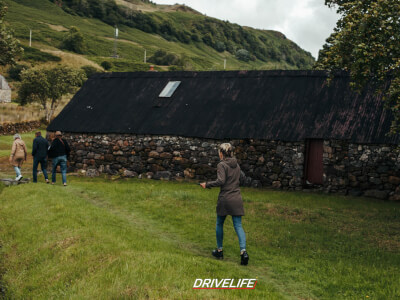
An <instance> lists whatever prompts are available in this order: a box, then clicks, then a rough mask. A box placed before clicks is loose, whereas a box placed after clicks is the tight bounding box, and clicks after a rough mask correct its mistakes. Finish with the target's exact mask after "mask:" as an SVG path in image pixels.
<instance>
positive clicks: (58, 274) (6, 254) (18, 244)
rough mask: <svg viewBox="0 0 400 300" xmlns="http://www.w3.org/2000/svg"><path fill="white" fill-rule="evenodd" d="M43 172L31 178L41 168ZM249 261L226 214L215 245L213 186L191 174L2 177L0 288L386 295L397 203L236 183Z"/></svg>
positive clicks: (398, 259) (394, 252)
mask: <svg viewBox="0 0 400 300" xmlns="http://www.w3.org/2000/svg"><path fill="white" fill-rule="evenodd" d="M42 180H43V179H42ZM242 193H243V197H244V202H245V211H246V216H245V217H244V219H243V226H244V229H245V231H246V234H247V241H248V247H247V248H248V250H249V254H250V263H249V265H248V266H247V267H243V266H240V265H239V255H238V250H239V249H238V242H237V238H236V235H235V232H234V230H233V228H232V224H231V221H230V220H229V219H228V220H227V222H226V226H225V240H224V249H225V251H224V252H225V260H224V261H216V260H214V259H213V258H211V257H210V250H211V249H213V248H214V247H215V233H214V226H215V225H214V224H215V202H216V198H217V194H218V191H217V190H216V189H214V190H202V189H200V188H199V187H198V186H195V185H194V184H192V183H176V182H160V181H151V180H137V179H136V180H135V179H134V180H120V181H111V180H107V179H102V178H97V179H87V178H78V177H71V176H70V177H69V186H68V187H67V188H63V187H61V185H56V186H48V185H45V184H44V183H43V182H42V183H38V184H36V185H34V184H27V185H20V186H16V187H11V188H5V189H3V191H2V194H1V200H0V236H1V237H2V238H1V244H2V248H1V263H2V266H3V267H2V274H3V277H2V281H3V284H4V285H5V286H6V297H9V298H13V299H23V298H35V299H36V298H40V299H48V298H57V299H59V298H76V299H82V298H85V299H110V298H132V299H143V298H151V299H154V298H156V299H160V298H166V299H367V298H366V297H367V296H368V297H369V299H398V298H399V297H400V282H399V277H398V271H399V267H400V254H399V250H400V230H399V229H400V223H399V221H400V207H399V205H398V204H397V203H388V202H382V201H373V200H368V199H362V198H350V197H342V196H328V195H321V194H307V193H289V192H274V191H267V190H255V189H247V188H246V189H243V191H242ZM196 278H218V279H222V278H258V284H257V286H256V288H255V289H254V290H241V291H238V290H225V291H224V290H214V291H212V290H211V291H210V290H208V291H207V290H202V291H201V290H192V286H193V283H194V280H195V279H196Z"/></svg>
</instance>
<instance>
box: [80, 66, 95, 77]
mask: <svg viewBox="0 0 400 300" xmlns="http://www.w3.org/2000/svg"><path fill="white" fill-rule="evenodd" d="M81 69H82V70H83V72H85V74H86V78H89V77H90V76H92V75H93V74H96V73H99V70H98V69H96V68H95V67H93V66H89V65H87V66H83V67H81Z"/></svg>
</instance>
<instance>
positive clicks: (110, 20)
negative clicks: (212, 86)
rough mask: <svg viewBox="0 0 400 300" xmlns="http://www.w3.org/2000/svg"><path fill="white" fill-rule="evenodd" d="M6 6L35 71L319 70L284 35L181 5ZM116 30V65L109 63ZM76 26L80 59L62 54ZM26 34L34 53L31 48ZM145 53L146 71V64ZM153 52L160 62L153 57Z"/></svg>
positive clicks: (25, 0)
mask: <svg viewBox="0 0 400 300" xmlns="http://www.w3.org/2000/svg"><path fill="white" fill-rule="evenodd" d="M5 2H6V3H7V4H8V6H9V10H8V14H7V16H6V21H7V23H8V24H9V26H10V27H12V28H13V29H14V31H15V36H16V37H17V38H18V39H19V40H20V41H21V42H22V44H23V45H24V46H25V48H26V51H25V54H24V57H23V58H22V60H23V61H25V62H30V63H33V64H35V65H37V64H41V63H46V64H49V63H50V64H52V63H53V64H55V63H58V61H57V60H60V58H61V62H62V63H65V64H68V65H72V66H75V67H80V66H83V65H93V66H95V67H98V68H101V67H100V63H101V62H103V61H110V62H111V64H112V65H111V71H136V70H148V65H149V64H156V65H158V66H156V69H158V70H168V69H185V70H223V68H224V59H226V69H227V70H237V69H308V68H310V67H311V66H312V65H313V63H314V58H313V57H312V56H311V54H310V53H308V52H306V51H304V50H302V49H301V48H300V47H298V46H297V45H296V44H295V43H293V42H291V41H290V40H288V39H286V38H285V36H284V35H283V34H282V33H279V32H275V31H268V30H256V29H253V28H247V27H241V26H239V25H237V24H232V23H229V22H227V21H220V20H217V19H214V18H210V17H207V16H205V15H202V14H201V13H199V12H197V11H195V10H193V9H191V8H189V7H187V6H184V5H172V6H169V5H156V4H153V3H151V1H146V0H143V1H140V0H117V1H116V2H115V1H101V0H100V1H93V0H87V1H79V0H64V1H51V0H35V1H31V0H14V1H11V0H6V1H5ZM115 25H117V26H118V29H119V37H118V42H117V55H118V57H119V58H112V57H111V56H112V54H113V53H114V38H113V35H114V26H115ZM71 26H76V27H78V28H79V29H80V31H81V32H82V34H83V36H84V40H85V45H86V49H85V51H84V53H82V54H79V55H78V54H75V53H69V52H66V51H61V50H60V44H61V42H62V40H63V38H64V36H65V35H66V32H67V31H68V30H69V29H70V28H71ZM29 29H32V48H28V47H26V46H27V45H28V43H29ZM37 50H41V52H40V51H37ZM145 50H146V55H147V64H144V63H143V59H144V52H145ZM160 50H162V51H160ZM239 50H240V51H239ZM238 51H239V53H238ZM32 52H33V53H32ZM246 52H247V53H246ZM155 53H157V55H158V56H157V58H155V57H153V58H151V57H152V56H154V54H155ZM243 53H244V56H240V55H241V54H243ZM246 55H247V56H246ZM43 57H44V58H43ZM46 57H47V58H46ZM52 57H53V58H52ZM54 57H55V58H54ZM57 57H59V58H58V59H57ZM239 58H240V59H239Z"/></svg>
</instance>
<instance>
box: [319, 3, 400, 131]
mask: <svg viewBox="0 0 400 300" xmlns="http://www.w3.org/2000/svg"><path fill="white" fill-rule="evenodd" d="M325 3H326V4H327V5H328V6H330V7H336V8H337V11H338V12H339V13H340V14H341V18H340V19H339V21H338V22H337V24H336V27H335V29H334V32H333V33H332V34H331V36H330V37H329V38H328V39H327V40H326V44H325V45H324V46H323V49H322V50H321V51H320V53H319V57H318V61H317V63H316V67H317V68H320V69H326V70H328V71H329V72H331V74H333V73H334V72H335V71H338V70H345V71H348V72H350V75H351V79H352V83H351V84H352V86H353V87H354V88H355V89H357V90H361V89H362V88H364V87H365V86H367V85H370V86H374V87H375V89H376V91H377V93H384V95H385V99H386V104H387V107H388V108H389V109H390V110H391V111H392V112H393V115H394V118H395V121H394V122H393V124H392V128H391V131H392V132H393V133H394V132H400V2H399V0H362V1H351V0H326V1H325Z"/></svg>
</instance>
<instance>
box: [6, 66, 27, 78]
mask: <svg viewBox="0 0 400 300" xmlns="http://www.w3.org/2000/svg"><path fill="white" fill-rule="evenodd" d="M27 69H29V68H28V66H25V65H15V66H11V67H10V69H9V70H8V75H9V76H10V78H11V79H14V80H17V81H21V72H22V71H23V70H27Z"/></svg>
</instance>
